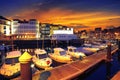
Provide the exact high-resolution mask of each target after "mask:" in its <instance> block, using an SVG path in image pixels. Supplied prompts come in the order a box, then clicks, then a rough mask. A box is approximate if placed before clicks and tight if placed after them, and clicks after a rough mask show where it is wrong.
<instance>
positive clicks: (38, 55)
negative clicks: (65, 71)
mask: <svg viewBox="0 0 120 80" xmlns="http://www.w3.org/2000/svg"><path fill="white" fill-rule="evenodd" d="M34 53H35V55H34V56H33V58H32V61H33V63H34V64H35V66H36V67H37V68H39V69H45V70H46V69H49V68H52V67H51V64H52V59H51V58H49V57H48V54H47V52H46V51H45V50H44V49H36V50H35V51H34Z"/></svg>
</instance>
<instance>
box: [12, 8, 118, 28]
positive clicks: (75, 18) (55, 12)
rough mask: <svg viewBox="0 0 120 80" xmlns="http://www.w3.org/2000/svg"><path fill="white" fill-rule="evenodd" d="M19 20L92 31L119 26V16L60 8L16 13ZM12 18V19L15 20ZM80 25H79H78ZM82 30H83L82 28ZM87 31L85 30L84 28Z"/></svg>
mask: <svg viewBox="0 0 120 80" xmlns="http://www.w3.org/2000/svg"><path fill="white" fill-rule="evenodd" d="M16 16H18V17H19V18H20V19H24V18H26V19H30V18H36V19H38V20H39V21H40V22H44V23H53V24H62V25H68V26H81V25H85V26H90V27H88V29H94V28H95V27H103V28H104V27H105V26H110V25H114V26H119V25H120V23H119V22H120V15H118V14H115V13H109V12H89V13H85V12H79V11H78V12H73V11H72V10H64V9H60V8H54V9H51V10H48V11H46V12H45V11H44V12H42V11H37V10H34V9H33V10H32V11H31V10H25V11H22V12H18V13H17V15H16ZM16 16H13V18H16ZM80 24H81V25H80ZM82 29H84V28H82ZM85 29H87V28H85Z"/></svg>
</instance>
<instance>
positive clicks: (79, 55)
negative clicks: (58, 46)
mask: <svg viewBox="0 0 120 80" xmlns="http://www.w3.org/2000/svg"><path fill="white" fill-rule="evenodd" d="M67 48H68V49H67V52H68V54H69V55H71V56H73V57H75V58H84V57H86V55H85V53H83V52H80V51H78V50H77V48H76V47H73V46H68V47H67Z"/></svg>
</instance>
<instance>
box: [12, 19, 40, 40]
mask: <svg viewBox="0 0 120 80" xmlns="http://www.w3.org/2000/svg"><path fill="white" fill-rule="evenodd" d="M11 31H12V32H11V34H12V35H13V37H14V39H36V38H40V32H39V22H38V21H37V20H36V19H30V20H29V21H26V20H23V21H21V20H19V19H14V20H13V21H12V28H11Z"/></svg>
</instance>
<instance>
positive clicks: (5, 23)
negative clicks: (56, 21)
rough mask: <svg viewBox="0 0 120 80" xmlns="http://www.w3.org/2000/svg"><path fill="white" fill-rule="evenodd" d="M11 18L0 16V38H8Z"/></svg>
mask: <svg viewBox="0 0 120 80" xmlns="http://www.w3.org/2000/svg"><path fill="white" fill-rule="evenodd" d="M10 29H11V20H9V19H7V18H5V17H3V16H0V39H1V40H2V39H8V38H9V36H10V33H11V32H10Z"/></svg>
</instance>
